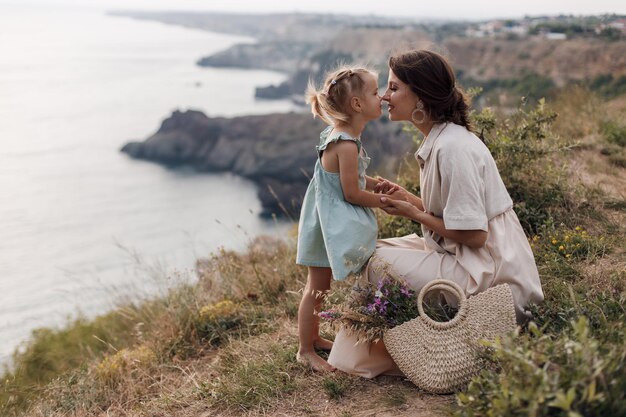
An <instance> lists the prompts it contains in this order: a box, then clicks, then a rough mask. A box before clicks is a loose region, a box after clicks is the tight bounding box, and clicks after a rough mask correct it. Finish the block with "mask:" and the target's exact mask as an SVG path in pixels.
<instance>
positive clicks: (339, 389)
mask: <svg viewBox="0 0 626 417" xmlns="http://www.w3.org/2000/svg"><path fill="white" fill-rule="evenodd" d="M348 386H349V380H348V377H347V376H345V375H339V376H333V377H326V378H324V379H323V380H322V387H323V388H324V392H326V395H328V398H329V399H331V400H335V401H336V400H339V399H340V398H341V397H343V396H344V395H345V394H346V390H347V389H348Z"/></svg>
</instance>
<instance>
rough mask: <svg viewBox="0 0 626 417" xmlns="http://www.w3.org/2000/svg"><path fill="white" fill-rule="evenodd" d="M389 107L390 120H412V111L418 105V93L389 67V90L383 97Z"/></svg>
mask: <svg viewBox="0 0 626 417" xmlns="http://www.w3.org/2000/svg"><path fill="white" fill-rule="evenodd" d="M382 100H383V101H386V102H387V104H388V109H389V120H393V121H400V120H408V121H410V120H411V113H413V110H415V106H416V105H417V95H415V93H414V92H413V91H411V89H410V88H409V86H408V84H405V83H403V82H402V81H400V79H399V78H398V77H397V76H396V74H394V73H393V71H392V70H391V69H389V81H388V83H387V91H385V94H384V95H383V97H382Z"/></svg>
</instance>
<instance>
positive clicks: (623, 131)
mask: <svg viewBox="0 0 626 417" xmlns="http://www.w3.org/2000/svg"><path fill="white" fill-rule="evenodd" d="M600 130H601V132H602V135H603V136H604V139H605V140H606V141H607V142H609V143H612V144H614V145H618V146H621V147H622V148H623V147H625V146H626V126H624V125H622V124H619V123H617V122H614V121H612V120H609V121H604V122H602V123H601V126H600Z"/></svg>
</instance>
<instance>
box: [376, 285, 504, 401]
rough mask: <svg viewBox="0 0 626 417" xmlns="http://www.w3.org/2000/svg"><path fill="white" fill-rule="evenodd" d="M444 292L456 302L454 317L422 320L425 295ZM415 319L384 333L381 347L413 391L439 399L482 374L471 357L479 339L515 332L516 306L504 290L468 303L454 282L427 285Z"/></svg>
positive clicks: (497, 288)
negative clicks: (451, 295)
mask: <svg viewBox="0 0 626 417" xmlns="http://www.w3.org/2000/svg"><path fill="white" fill-rule="evenodd" d="M432 290H444V291H447V292H450V293H452V294H454V295H455V296H456V297H457V298H458V300H459V311H458V313H457V314H456V316H454V318H453V319H452V320H450V321H447V322H437V321H434V320H433V319H431V318H430V317H428V316H427V315H426V314H424V309H423V307H422V304H423V301H424V295H425V294H426V293H427V292H429V291H432ZM417 306H418V311H419V314H420V315H419V316H418V317H417V318H415V319H413V320H411V321H408V322H406V323H403V324H401V325H399V326H396V327H394V328H392V329H390V330H388V331H387V332H386V333H385V336H384V342H385V346H386V347H387V350H388V351H389V354H390V355H391V357H392V358H393V360H394V361H395V362H396V364H397V365H398V367H399V368H400V370H401V371H402V372H403V373H404V375H406V377H407V378H409V379H410V380H411V381H412V382H413V383H414V384H415V385H416V386H417V387H418V388H420V389H422V390H424V391H427V392H433V393H438V394H446V393H451V392H455V391H458V390H460V389H462V388H463V387H465V386H466V385H467V384H468V383H469V381H470V379H471V378H472V377H473V376H474V375H476V374H477V373H478V372H479V371H480V368H481V366H480V365H481V364H480V361H479V360H478V359H477V357H476V349H477V347H478V344H477V342H478V341H479V340H480V339H487V340H494V339H495V338H496V336H498V335H502V334H505V333H508V332H510V331H512V330H514V329H515V327H516V321H515V306H514V304H513V295H512V293H511V289H510V288H509V286H508V285H507V284H501V285H497V286H495V287H492V288H489V289H487V290H486V291H484V292H481V293H479V294H477V295H475V296H472V297H470V298H466V297H465V293H464V292H463V290H462V289H461V287H459V286H458V285H457V284H456V283H455V282H452V281H448V280H443V279H438V280H434V281H431V282H429V283H428V284H427V285H426V286H425V287H424V288H422V290H421V291H420V293H419V295H418V297H417Z"/></svg>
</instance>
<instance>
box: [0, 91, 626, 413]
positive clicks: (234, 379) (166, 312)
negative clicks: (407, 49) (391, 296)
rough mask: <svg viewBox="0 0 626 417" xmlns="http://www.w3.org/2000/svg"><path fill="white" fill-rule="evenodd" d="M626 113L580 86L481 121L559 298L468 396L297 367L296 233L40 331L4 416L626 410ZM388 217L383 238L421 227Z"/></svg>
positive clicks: (22, 357) (548, 285)
mask: <svg viewBox="0 0 626 417" xmlns="http://www.w3.org/2000/svg"><path fill="white" fill-rule="evenodd" d="M624 104H625V102H624V100H623V99H617V100H613V101H611V102H606V101H603V100H602V99H600V98H599V97H597V96H594V95H593V94H591V93H590V92H589V91H588V90H584V89H571V90H568V91H566V92H564V93H562V95H560V96H559V97H557V98H555V99H554V100H550V101H548V102H547V103H545V104H544V103H528V104H526V105H524V106H522V107H521V108H520V109H518V111H517V112H515V113H513V114H507V115H503V114H499V113H498V112H493V111H490V110H489V109H487V110H484V111H482V112H481V113H480V114H475V115H474V120H475V123H476V125H477V127H478V131H479V132H481V133H482V134H483V136H484V137H485V140H486V142H487V144H488V146H489V147H490V149H491V151H492V152H493V154H494V156H495V158H496V160H497V162H498V166H499V168H500V170H501V172H502V176H503V179H504V181H505V183H506V185H507V187H508V188H509V190H510V192H511V194H512V196H513V197H514V199H515V207H516V211H517V212H518V214H519V216H520V219H521V220H522V222H523V225H524V228H525V230H526V231H527V233H528V236H529V239H530V242H531V243H532V246H533V250H534V252H535V256H536V260H537V264H538V267H539V271H540V274H541V278H542V283H543V286H544V291H545V295H546V301H545V302H544V303H543V304H542V305H539V306H535V307H534V308H533V309H534V312H535V317H536V321H535V322H533V323H532V324H531V325H530V326H528V327H527V328H524V329H521V330H520V334H519V336H518V337H517V338H516V339H512V340H504V341H502V343H498V344H494V345H493V346H492V349H490V350H489V352H488V354H487V357H488V359H490V360H491V361H492V363H493V364H494V366H493V367H490V368H489V369H486V370H485V371H484V372H483V373H482V374H481V375H480V376H478V377H477V378H475V379H474V381H473V382H472V383H471V385H470V386H469V387H468V388H467V390H466V391H465V392H462V393H459V394H457V395H452V396H434V395H428V394H425V393H422V392H419V391H417V390H416V389H415V388H414V387H413V386H412V385H411V384H410V383H409V382H406V381H403V380H402V379H398V378H392V377H382V378H377V379H376V380H373V381H370V380H364V379H360V378H356V377H351V376H348V375H343V374H341V373H335V374H332V375H319V374H313V373H311V372H310V371H309V370H307V369H306V368H305V367H303V366H301V365H299V364H298V363H297V362H296V361H295V357H294V356H295V352H296V349H297V336H296V330H297V329H296V314H297V305H298V302H299V299H300V291H301V288H302V287H303V286H304V282H305V279H306V271H305V269H304V268H302V267H299V266H296V265H295V264H294V258H295V246H294V237H295V236H290V237H288V238H287V239H286V240H285V241H274V240H271V239H268V238H258V239H256V240H254V241H253V242H251V244H250V246H249V248H248V250H247V251H245V252H244V253H233V252H227V251H222V252H219V253H216V254H213V255H211V256H209V257H208V258H206V259H202V260H199V261H198V281H197V282H195V283H187V284H183V283H181V284H180V285H178V286H176V287H174V288H172V289H171V290H170V291H169V292H168V294H167V295H166V296H165V297H163V298H160V299H156V300H153V301H150V302H145V303H142V304H138V305H134V304H129V305H126V306H124V307H121V308H119V309H118V310H116V311H114V312H111V313H109V314H107V315H104V316H102V317H99V318H97V319H95V320H90V321H87V320H78V321H76V322H74V323H68V326H67V328H66V329H64V330H47V329H41V330H38V331H36V332H35V333H34V335H33V340H32V342H31V344H30V345H29V346H28V347H27V349H26V350H25V351H24V352H22V353H17V354H16V355H15V363H16V368H15V370H14V371H7V372H5V374H4V376H3V379H2V380H3V381H4V382H3V387H2V389H1V390H0V415H3V416H5V415H6V416H19V415H24V416H67V415H72V416H94V415H103V416H104V415H111V416H199V415H206V416H209V415H224V416H240V415H290V416H293V415H303V416H304V415H307V416H311V415H320V416H321V415H332V416H345V417H347V416H373V415H376V416H403V415H405V416H409V415H416V414H419V415H420V416H444V415H457V416H503V415H507V416H527V415H535V416H578V415H581V416H586V415H614V416H618V415H626V398H624V395H625V394H624V393H625V392H626V368H625V365H626V353H625V352H626V330H625V329H624V323H626V310H625V307H624V306H625V305H626V246H625V244H624V232H625V230H624V228H625V226H624V225H626V199H625V197H626V180H625V178H626V175H625V170H626V168H625V166H626V163H625V161H626V154H625V150H624V149H625V148H624V147H625V146H626V143H625V141H626V125H624V120H626V117H625V116H626V106H625V105H624ZM410 137H411V132H409V134H408V135H407V140H410ZM416 175H417V173H416V170H415V165H414V164H413V162H412V161H411V159H410V158H407V163H405V164H402V169H401V171H400V174H399V178H398V181H400V182H402V183H404V184H405V185H406V186H407V187H410V188H412V189H414V190H417V188H418V186H417V184H418V178H417V176H416ZM379 221H380V225H381V234H382V235H383V236H395V235H399V234H402V233H408V232H411V231H413V230H414V228H415V226H414V225H412V224H411V223H408V222H404V221H401V220H398V219H392V218H389V217H386V216H381V217H380V219H379ZM294 233H295V232H294ZM346 285H349V283H347V284H343V285H342V284H340V283H333V290H335V291H339V290H341V289H345V288H346ZM333 297H335V295H332V294H331V296H330V297H329V302H332V300H333ZM324 332H325V333H326V335H327V336H329V337H331V338H332V336H333V334H332V330H331V329H330V328H326V329H325V330H324Z"/></svg>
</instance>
